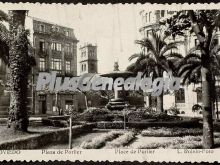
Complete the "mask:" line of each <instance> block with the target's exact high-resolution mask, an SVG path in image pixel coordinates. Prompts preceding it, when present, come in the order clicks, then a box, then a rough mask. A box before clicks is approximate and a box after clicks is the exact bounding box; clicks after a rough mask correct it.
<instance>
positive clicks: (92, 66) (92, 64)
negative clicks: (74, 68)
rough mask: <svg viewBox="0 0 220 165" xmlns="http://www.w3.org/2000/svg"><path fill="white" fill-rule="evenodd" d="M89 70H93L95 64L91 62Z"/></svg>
mask: <svg viewBox="0 0 220 165" xmlns="http://www.w3.org/2000/svg"><path fill="white" fill-rule="evenodd" d="M91 70H92V71H94V72H95V64H94V63H91Z"/></svg>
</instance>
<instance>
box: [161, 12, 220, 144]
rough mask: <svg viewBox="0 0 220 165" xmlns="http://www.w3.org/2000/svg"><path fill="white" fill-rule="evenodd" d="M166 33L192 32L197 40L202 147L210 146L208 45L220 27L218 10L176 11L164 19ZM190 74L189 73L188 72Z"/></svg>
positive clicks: (211, 125)
mask: <svg viewBox="0 0 220 165" xmlns="http://www.w3.org/2000/svg"><path fill="white" fill-rule="evenodd" d="M165 24H166V25H167V33H169V34H171V35H172V36H173V37H174V38H175V37H176V36H177V35H180V36H182V35H188V34H190V33H193V34H195V35H196V37H197V39H198V42H199V51H200V53H201V57H200V58H201V77H202V90H203V92H202V97H203V147H204V148H212V147H213V145H214V139H213V120H212V101H211V95H212V83H213V81H214V80H213V76H212V71H211V68H212V56H211V52H210V45H211V41H212V38H213V35H214V34H215V33H216V31H217V30H218V28H219V27H220V12H219V11H218V10H196V11H193V10H187V11H179V12H176V13H175V14H174V15H173V16H172V17H171V18H169V19H167V20H166V21H165ZM188 74H190V73H188Z"/></svg>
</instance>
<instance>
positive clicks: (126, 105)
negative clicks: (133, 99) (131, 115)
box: [124, 103, 128, 130]
mask: <svg viewBox="0 0 220 165" xmlns="http://www.w3.org/2000/svg"><path fill="white" fill-rule="evenodd" d="M126 109H128V104H127V103H126V104H125V108H124V130H125V129H126V118H125V117H126V116H125V112H126Z"/></svg>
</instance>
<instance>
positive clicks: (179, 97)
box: [175, 88, 185, 103]
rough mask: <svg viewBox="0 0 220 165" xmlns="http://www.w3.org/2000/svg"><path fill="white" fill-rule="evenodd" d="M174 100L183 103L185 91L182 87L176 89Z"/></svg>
mask: <svg viewBox="0 0 220 165" xmlns="http://www.w3.org/2000/svg"><path fill="white" fill-rule="evenodd" d="M175 100H176V103H185V91H184V89H183V88H180V89H179V90H178V91H176V94H175Z"/></svg>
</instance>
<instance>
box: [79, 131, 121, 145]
mask: <svg viewBox="0 0 220 165" xmlns="http://www.w3.org/2000/svg"><path fill="white" fill-rule="evenodd" d="M122 134H123V132H122V131H111V132H108V133H105V134H103V135H101V136H98V137H95V138H93V139H91V140H89V141H84V142H83V143H82V144H81V145H80V147H81V148H84V149H98V148H101V147H103V146H104V145H105V143H106V141H111V140H113V139H115V138H117V137H118V136H119V135H122Z"/></svg>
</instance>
